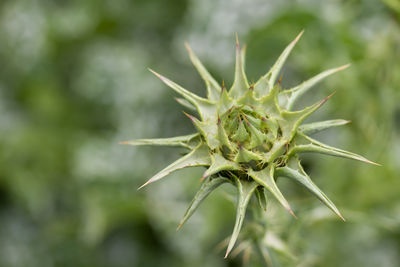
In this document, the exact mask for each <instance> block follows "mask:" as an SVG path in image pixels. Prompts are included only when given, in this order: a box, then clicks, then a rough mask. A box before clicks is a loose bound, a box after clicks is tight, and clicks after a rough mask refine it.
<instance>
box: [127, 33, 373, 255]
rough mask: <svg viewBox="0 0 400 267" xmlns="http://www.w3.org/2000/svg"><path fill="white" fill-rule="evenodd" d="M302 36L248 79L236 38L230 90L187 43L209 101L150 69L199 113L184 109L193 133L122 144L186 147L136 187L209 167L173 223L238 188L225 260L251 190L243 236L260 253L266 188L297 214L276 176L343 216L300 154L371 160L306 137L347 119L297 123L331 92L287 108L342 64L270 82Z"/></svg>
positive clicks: (262, 242)
mask: <svg viewBox="0 0 400 267" xmlns="http://www.w3.org/2000/svg"><path fill="white" fill-rule="evenodd" d="M301 35H302V32H301V33H300V34H299V35H298V36H297V37H296V38H295V40H294V41H293V42H292V43H290V44H289V45H288V46H287V47H286V48H285V50H284V51H283V53H282V54H281V55H280V56H279V58H278V60H277V61H276V63H275V64H274V65H273V66H272V68H271V69H270V71H269V72H268V73H266V74H265V75H264V76H262V77H261V78H260V79H259V80H258V81H257V82H256V83H254V84H249V83H248V81H247V78H246V74H245V68H244V62H245V47H243V48H242V49H240V46H239V42H238V40H237V41H236V66H235V78H234V82H233V85H232V87H231V88H230V90H227V89H226V88H225V86H224V84H222V86H220V85H219V84H218V83H217V82H216V81H215V79H214V78H213V77H212V76H211V75H210V73H209V72H208V71H207V70H206V68H205V67H204V66H203V65H202V63H201V62H200V61H199V59H198V58H197V57H196V55H195V54H194V53H193V51H192V50H191V49H190V47H189V46H188V45H187V49H188V52H189V56H190V59H191V61H192V63H193V65H194V66H195V67H196V69H197V70H198V72H199V73H200V75H201V77H202V78H203V80H204V81H205V84H206V87H207V99H206V98H202V97H199V96H197V95H195V94H193V93H191V92H189V91H188V90H186V89H184V88H183V87H181V86H179V85H178V84H176V83H174V82H172V81H170V80H169V79H167V78H165V77H164V76H162V75H160V74H158V73H156V72H154V71H152V70H151V71H152V72H153V73H154V74H155V75H156V76H157V77H159V78H160V79H161V80H162V81H163V82H164V83H165V84H167V85H168V86H169V87H171V88H172V89H173V90H174V91H176V92H177V93H178V94H180V95H181V96H182V97H183V98H179V99H177V100H178V102H179V103H180V104H182V105H183V106H185V107H187V108H188V109H190V110H193V111H196V112H197V113H198V115H199V118H196V117H194V116H192V115H189V114H186V113H185V114H186V115H187V116H188V117H189V119H190V120H191V121H192V122H193V124H194V126H195V127H196V129H197V133H194V134H190V135H186V136H179V137H173V138H163V139H141V140H133V141H127V142H123V144H129V145H165V146H182V147H184V148H186V149H187V150H188V153H187V154H186V155H185V156H183V157H182V158H180V159H178V160H177V161H175V162H173V163H172V164H171V165H169V166H168V167H166V168H165V169H163V170H162V171H160V172H159V173H157V174H156V175H155V176H153V177H152V178H151V179H149V180H148V181H147V182H146V183H145V184H144V185H142V186H141V187H140V188H142V187H144V186H146V185H148V184H150V183H152V182H155V181H157V180H160V179H162V178H164V177H165V176H166V175H168V174H170V173H171V172H173V171H176V170H179V169H183V168H187V167H194V166H204V167H206V168H207V170H206V171H205V172H204V174H203V176H202V178H203V179H204V180H203V183H202V185H201V187H200V189H199V190H198V192H197V194H196V195H195V197H194V199H193V201H192V203H191V204H190V206H189V208H188V209H187V211H186V213H185V215H184V217H183V219H182V221H181V222H180V224H179V226H178V228H180V227H181V226H182V225H183V224H184V223H185V222H186V220H187V219H188V218H189V217H190V216H191V215H192V214H193V212H194V211H195V210H196V209H197V207H198V206H199V205H200V203H201V202H202V201H203V200H204V199H205V198H206V197H207V196H208V195H209V194H210V193H211V192H212V191H213V190H215V189H216V188H217V187H218V186H220V185H221V184H224V183H230V184H232V185H234V186H235V187H236V188H237V193H238V199H237V215H236V222H235V226H234V230H233V233H232V236H231V237H230V240H229V242H228V243H227V246H228V248H227V250H226V254H225V257H227V256H228V254H229V253H230V252H231V250H232V248H233V247H234V245H235V242H236V240H237V238H238V236H239V232H240V230H241V228H242V224H243V221H244V217H245V213H246V209H247V206H248V204H249V201H250V199H251V197H252V195H255V196H256V199H257V200H258V205H259V206H258V207H257V208H256V210H255V212H254V215H253V217H252V218H253V220H254V222H256V225H257V226H256V227H253V228H251V227H250V228H248V229H247V230H246V235H244V236H243V239H245V240H248V241H250V242H254V243H255V244H256V245H257V247H258V248H260V249H261V254H264V253H263V246H269V243H268V240H267V239H268V238H264V237H265V236H266V235H267V234H268V233H267V229H266V227H265V226H263V223H262V220H260V218H261V219H262V218H263V216H262V214H261V213H260V212H261V211H263V210H266V205H267V196H266V192H267V191H268V192H270V193H271V194H272V195H273V196H274V197H275V198H276V199H277V200H278V201H279V202H280V204H282V206H283V207H284V208H285V209H286V210H287V211H288V212H290V213H291V214H292V215H293V216H295V215H294V213H293V211H292V209H291V207H290V205H289V203H288V201H287V200H286V199H285V197H284V196H283V195H282V193H281V191H280V190H279V188H278V187H277V185H276V179H277V178H278V177H287V178H290V179H292V180H294V181H296V182H298V183H299V184H301V185H302V186H304V187H305V188H307V189H308V190H309V191H310V192H311V193H312V194H314V195H315V196H316V197H317V198H318V199H320V200H321V201H322V202H323V203H324V204H325V205H326V206H328V207H329V208H330V209H331V210H332V211H333V212H334V213H335V214H337V215H338V216H339V217H340V218H342V219H343V220H344V218H343V217H342V215H341V214H340V212H339V211H338V209H337V208H336V206H335V205H334V204H333V202H332V201H331V200H329V198H328V197H327V196H326V195H325V194H324V193H323V192H322V191H321V190H320V189H319V188H318V187H317V186H316V185H315V184H314V183H313V181H312V180H311V179H310V178H309V176H308V175H307V174H306V173H305V171H304V169H303V168H302V165H301V163H300V160H299V158H298V154H300V153H306V152H316V153H323V154H328V155H332V156H338V157H344V158H349V159H354V160H359V161H363V162H366V163H372V164H376V163H373V162H371V161H369V160H367V159H366V158H364V157H362V156H359V155H357V154H354V153H351V152H347V151H344V150H341V149H338V148H334V147H331V146H328V145H326V144H323V143H321V142H319V141H317V140H315V139H313V138H311V137H310V135H312V134H314V133H316V132H319V131H322V130H324V129H327V128H331V127H336V126H340V125H344V124H347V123H348V121H346V120H327V121H321V122H314V123H309V124H303V125H302V122H303V121H304V120H305V119H306V118H307V117H308V116H310V115H311V114H312V113H313V112H315V111H316V110H317V109H319V108H320V107H321V106H322V105H323V104H324V103H325V102H326V101H327V100H328V99H329V98H330V97H331V96H332V95H330V96H328V97H326V98H324V99H323V100H322V101H320V102H318V103H316V104H314V105H311V106H309V107H306V108H304V109H302V110H298V111H293V110H292V109H293V106H294V104H295V103H296V101H297V100H298V99H299V98H300V97H301V96H302V95H303V94H304V93H306V92H307V91H308V90H309V89H310V88H311V87H312V86H313V85H315V84H316V83H318V82H319V81H321V80H322V79H324V78H326V77H327V76H329V75H331V74H333V73H335V72H338V71H340V70H343V69H345V68H347V67H348V65H344V66H341V67H338V68H334V69H330V70H327V71H324V72H322V73H320V74H318V75H316V76H315V77H313V78H311V79H309V80H307V81H305V82H303V83H301V84H300V85H298V86H296V87H294V88H291V89H287V90H282V88H281V83H280V81H278V82H277V81H276V80H277V77H278V75H279V72H280V70H281V68H282V66H283V64H284V62H285V60H286V58H287V57H288V55H289V54H290V52H291V50H292V49H293V47H294V46H295V44H296V43H297V41H298V40H299V39H300V37H301ZM250 225H251V224H250ZM258 226H261V227H258ZM249 229H250V230H249ZM251 229H253V230H251ZM248 241H245V242H248ZM245 244H246V243H245ZM264 258H267V257H264ZM266 260H267V259H266Z"/></svg>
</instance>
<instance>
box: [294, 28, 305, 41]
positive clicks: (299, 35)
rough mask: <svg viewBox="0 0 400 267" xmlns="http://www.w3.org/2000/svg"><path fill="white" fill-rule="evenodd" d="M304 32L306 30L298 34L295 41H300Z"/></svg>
mask: <svg viewBox="0 0 400 267" xmlns="http://www.w3.org/2000/svg"><path fill="white" fill-rule="evenodd" d="M303 33H304V30H302V31H301V32H300V33H299V34H298V35H297V36H296V38H295V39H294V41H293V42H294V43H297V42H298V41H299V39H300V38H301V36H302V35H303Z"/></svg>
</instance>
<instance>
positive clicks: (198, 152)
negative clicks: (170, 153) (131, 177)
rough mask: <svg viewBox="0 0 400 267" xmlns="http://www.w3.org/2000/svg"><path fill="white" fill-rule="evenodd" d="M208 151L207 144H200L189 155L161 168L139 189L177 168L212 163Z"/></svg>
mask: <svg viewBox="0 0 400 267" xmlns="http://www.w3.org/2000/svg"><path fill="white" fill-rule="evenodd" d="M208 153H209V152H208V147H207V146H206V145H204V144H200V145H198V146H197V147H196V148H195V149H193V151H191V152H190V153H188V154H187V155H185V156H183V157H182V158H180V159H178V160H176V161H175V162H173V163H172V164H171V165H169V166H167V167H166V168H164V169H163V170H161V171H160V172H159V173H157V174H156V175H154V176H153V177H152V178H150V179H149V180H148V181H147V182H146V183H144V184H143V185H142V186H141V187H139V188H138V189H141V188H143V187H144V186H146V185H148V184H150V183H153V182H155V181H158V180H160V179H162V178H164V177H165V176H167V175H168V174H170V173H172V172H174V171H176V170H180V169H183V168H187V167H196V166H208V165H210V163H211V162H210V161H211V160H210V156H209V154H208Z"/></svg>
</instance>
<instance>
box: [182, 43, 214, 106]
mask: <svg viewBox="0 0 400 267" xmlns="http://www.w3.org/2000/svg"><path fill="white" fill-rule="evenodd" d="M185 46H186V49H187V51H188V53H189V57H190V60H191V61H192V64H193V65H194V67H195V68H196V69H197V71H198V72H199V74H200V76H201V78H203V80H204V82H205V83H206V86H207V96H208V99H210V100H212V101H217V100H218V99H219V95H220V93H221V87H220V86H219V84H218V83H217V81H216V80H215V79H214V78H213V77H212V76H211V74H210V73H209V72H208V71H207V69H206V68H205V67H204V65H203V64H202V63H201V61H200V60H199V58H198V57H197V56H196V55H195V54H194V53H193V51H192V49H191V48H190V46H189V44H187V43H185Z"/></svg>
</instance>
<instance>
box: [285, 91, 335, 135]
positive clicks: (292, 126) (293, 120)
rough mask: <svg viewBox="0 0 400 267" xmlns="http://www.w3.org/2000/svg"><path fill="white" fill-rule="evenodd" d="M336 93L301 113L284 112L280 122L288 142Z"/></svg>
mask: <svg viewBox="0 0 400 267" xmlns="http://www.w3.org/2000/svg"><path fill="white" fill-rule="evenodd" d="M334 94H335V92H333V93H332V94H330V95H329V96H327V97H325V98H324V99H322V100H321V101H320V102H318V103H315V104H314V105H312V106H309V107H306V108H305V109H303V110H300V111H283V112H282V118H283V120H281V121H280V125H281V129H282V134H283V137H284V138H285V139H287V140H291V139H292V138H293V136H294V135H295V134H296V130H297V128H298V127H299V125H300V124H301V123H302V122H303V121H304V120H305V119H306V118H307V117H308V116H310V115H311V114H312V113H314V112H315V111H316V110H317V109H319V108H320V107H321V106H322V105H323V104H324V103H325V102H326V101H328V99H329V98H331V97H332V96H333V95H334Z"/></svg>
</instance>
